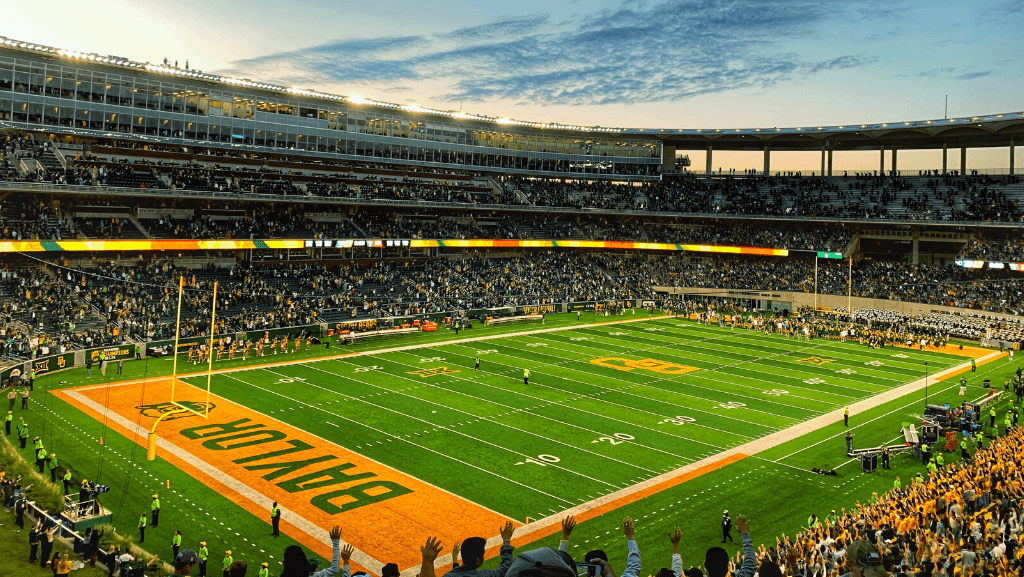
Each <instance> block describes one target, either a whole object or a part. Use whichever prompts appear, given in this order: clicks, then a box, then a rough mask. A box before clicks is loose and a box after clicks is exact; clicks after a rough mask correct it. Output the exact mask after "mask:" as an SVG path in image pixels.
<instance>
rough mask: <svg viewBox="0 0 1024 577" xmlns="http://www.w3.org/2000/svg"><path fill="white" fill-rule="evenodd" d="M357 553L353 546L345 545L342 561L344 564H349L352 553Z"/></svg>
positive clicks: (342, 549) (342, 550)
mask: <svg viewBox="0 0 1024 577" xmlns="http://www.w3.org/2000/svg"><path fill="white" fill-rule="evenodd" d="M353 552H355V548H354V547H352V545H345V546H344V547H342V548H341V561H342V563H348V560H349V559H351V558H352V553H353Z"/></svg>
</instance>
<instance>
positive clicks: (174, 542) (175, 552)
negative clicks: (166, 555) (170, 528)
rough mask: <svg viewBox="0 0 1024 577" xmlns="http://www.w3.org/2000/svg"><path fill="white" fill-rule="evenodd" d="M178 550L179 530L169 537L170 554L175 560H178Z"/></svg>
mask: <svg viewBox="0 0 1024 577" xmlns="http://www.w3.org/2000/svg"><path fill="white" fill-rule="evenodd" d="M179 549H181V530H180V529H175V530H174V535H173V536H171V554H172V555H173V556H174V558H175V559H177V558H178V550H179Z"/></svg>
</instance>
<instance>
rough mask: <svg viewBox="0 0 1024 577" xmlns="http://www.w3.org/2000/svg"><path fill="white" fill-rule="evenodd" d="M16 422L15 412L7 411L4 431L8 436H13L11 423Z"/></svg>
mask: <svg viewBox="0 0 1024 577" xmlns="http://www.w3.org/2000/svg"><path fill="white" fill-rule="evenodd" d="M13 421H14V411H7V417H5V418H4V431H5V432H6V433H7V436H10V435H11V422H13Z"/></svg>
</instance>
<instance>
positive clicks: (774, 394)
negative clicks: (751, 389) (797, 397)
mask: <svg viewBox="0 0 1024 577" xmlns="http://www.w3.org/2000/svg"><path fill="white" fill-rule="evenodd" d="M762 392H763V393H764V394H766V395H768V396H770V397H781V396H782V395H788V394H789V391H784V390H782V389H769V390H767V391H762Z"/></svg>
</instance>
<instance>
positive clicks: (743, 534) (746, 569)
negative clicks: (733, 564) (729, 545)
mask: <svg viewBox="0 0 1024 577" xmlns="http://www.w3.org/2000/svg"><path fill="white" fill-rule="evenodd" d="M736 529H738V530H739V532H740V539H742V540H743V563H742V565H740V569H739V571H737V572H736V575H735V577H754V572H755V571H757V554H756V553H755V551H754V542H753V541H751V540H750V531H749V525H748V524H747V519H746V518H745V517H744V516H743V515H740V516H739V517H737V518H736ZM704 568H705V569H706V570H707V575H708V577H725V576H726V575H727V574H728V573H729V554H728V553H726V551H725V549H722V548H721V547H712V548H710V549H708V551H707V553H706V554H705V556H704Z"/></svg>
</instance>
